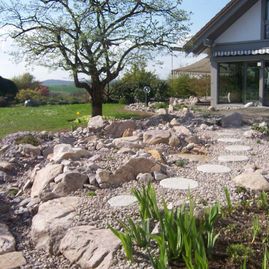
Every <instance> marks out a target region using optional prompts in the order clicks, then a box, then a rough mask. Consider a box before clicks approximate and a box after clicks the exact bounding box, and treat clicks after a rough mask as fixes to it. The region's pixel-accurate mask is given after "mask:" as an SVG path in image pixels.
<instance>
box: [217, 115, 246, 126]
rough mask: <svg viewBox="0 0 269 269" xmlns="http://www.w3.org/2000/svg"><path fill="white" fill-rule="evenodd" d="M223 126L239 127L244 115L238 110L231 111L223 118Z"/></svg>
mask: <svg viewBox="0 0 269 269" xmlns="http://www.w3.org/2000/svg"><path fill="white" fill-rule="evenodd" d="M221 125H222V127H223V128H238V127H241V126H242V115H241V114H240V113H238V112H233V113H230V114H228V115H226V116H224V117H222V119H221Z"/></svg>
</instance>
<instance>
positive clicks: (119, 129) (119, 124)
mask: <svg viewBox="0 0 269 269" xmlns="http://www.w3.org/2000/svg"><path fill="white" fill-rule="evenodd" d="M136 128H137V126H136V122H135V121H134V120H126V121H113V122H112V123H111V124H110V125H109V126H107V127H106V128H105V131H106V134H107V135H108V136H110V137H113V138H118V137H122V136H123V134H124V132H125V131H126V130H127V129H132V130H135V129H136Z"/></svg>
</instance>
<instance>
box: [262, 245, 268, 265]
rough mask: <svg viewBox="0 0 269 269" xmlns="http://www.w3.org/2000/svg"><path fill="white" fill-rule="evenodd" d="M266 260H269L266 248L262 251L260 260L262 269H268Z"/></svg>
mask: <svg viewBox="0 0 269 269" xmlns="http://www.w3.org/2000/svg"><path fill="white" fill-rule="evenodd" d="M268 259H269V252H268V250H267V247H265V249H264V254H263V259H262V269H268V266H269V264H268Z"/></svg>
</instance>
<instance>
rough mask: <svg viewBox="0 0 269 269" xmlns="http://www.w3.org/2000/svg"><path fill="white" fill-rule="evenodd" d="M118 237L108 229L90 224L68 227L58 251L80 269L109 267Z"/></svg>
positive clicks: (117, 243)
mask: <svg viewBox="0 0 269 269" xmlns="http://www.w3.org/2000/svg"><path fill="white" fill-rule="evenodd" d="M119 246H120V241H119V239H118V238H117V237H116V236H115V235H114V234H113V233H112V232H111V231H110V230H109V229H101V230H99V229H96V228H94V227H92V226H78V227H73V228H70V229H69V230H68V231H67V233H66V235H65V236H64V238H63V239H62V240H61V244H60V252H61V253H62V254H63V255H64V256H65V257H66V258H67V259H68V260H69V261H70V262H71V263H72V264H74V263H76V264H78V265H79V266H80V267H81V268H82V269H89V268H96V269H109V268H110V267H111V262H112V258H113V255H114V253H115V252H116V250H117V249H118V248H119Z"/></svg>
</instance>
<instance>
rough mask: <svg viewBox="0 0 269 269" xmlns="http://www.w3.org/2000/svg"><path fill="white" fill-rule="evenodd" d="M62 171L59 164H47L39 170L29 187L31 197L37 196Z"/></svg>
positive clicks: (61, 166)
mask: <svg viewBox="0 0 269 269" xmlns="http://www.w3.org/2000/svg"><path fill="white" fill-rule="evenodd" d="M62 171H63V165H61V164H48V165H47V166H46V167H45V168H43V169H41V170H39V171H38V172H37V174H36V176H35V179H34V184H33V186H32V189H31V197H32V198H34V197H38V196H39V195H40V193H41V192H42V191H43V190H44V189H45V188H46V187H47V185H48V184H49V183H50V182H52V181H53V180H54V178H55V177H57V176H58V175H59V174H61V173H62Z"/></svg>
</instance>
